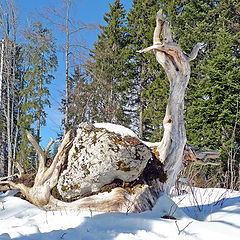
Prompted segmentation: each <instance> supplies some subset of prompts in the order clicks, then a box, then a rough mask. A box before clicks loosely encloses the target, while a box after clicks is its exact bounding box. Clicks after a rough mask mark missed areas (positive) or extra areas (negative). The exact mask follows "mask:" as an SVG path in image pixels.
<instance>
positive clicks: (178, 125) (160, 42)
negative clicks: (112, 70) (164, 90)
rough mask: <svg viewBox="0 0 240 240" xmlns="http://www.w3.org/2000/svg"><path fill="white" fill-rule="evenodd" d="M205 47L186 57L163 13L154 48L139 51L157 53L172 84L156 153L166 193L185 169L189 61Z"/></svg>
mask: <svg viewBox="0 0 240 240" xmlns="http://www.w3.org/2000/svg"><path fill="white" fill-rule="evenodd" d="M201 46H203V45H202V44H197V45H196V46H195V47H194V49H193V52H192V53H191V54H190V55H189V56H188V55H186V54H185V53H184V52H183V51H182V50H181V48H180V47H179V46H178V44H177V43H175V42H174V41H173V37H172V33H171V29H170V27H169V25H168V23H167V22H166V21H164V19H163V15H162V10H159V12H158V13H157V18H156V28H155V31H154V36H153V45H152V46H151V47H148V48H145V49H143V50H140V51H139V52H140V53H143V52H148V51H150V50H154V53H155V56H156V59H157V61H158V62H159V63H160V64H161V65H162V67H163V68H164V69H165V71H166V73H167V77H168V79H169V82H170V94H169V98H168V104H167V108H166V113H165V117H164V120H163V127H164V135H163V139H162V140H161V142H160V144H159V146H158V148H157V150H158V152H159V159H160V161H161V162H163V163H164V169H165V171H166V172H167V175H168V180H167V183H166V184H165V191H166V192H169V191H170V188H171V187H172V186H173V185H174V182H175V180H176V177H177V175H178V173H179V172H180V170H181V169H182V161H183V156H184V148H185V145H186V141H187V138H186V130H185V125H184V117H183V110H184V95H185V89H186V87H187V85H188V82H189V78H190V61H191V60H193V59H194V58H195V57H196V56H197V52H198V50H199V49H200V47H201Z"/></svg>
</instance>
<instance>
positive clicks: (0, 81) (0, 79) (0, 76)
mask: <svg viewBox="0 0 240 240" xmlns="http://www.w3.org/2000/svg"><path fill="white" fill-rule="evenodd" d="M3 60H4V39H2V47H1V59H0V64H1V65H0V110H1V109H2V84H3Z"/></svg>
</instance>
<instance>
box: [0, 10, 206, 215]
mask: <svg viewBox="0 0 240 240" xmlns="http://www.w3.org/2000/svg"><path fill="white" fill-rule="evenodd" d="M201 46H203V44H199V43H198V44H197V45H196V46H195V47H194V49H193V51H192V53H191V54H190V55H187V54H185V53H184V52H183V51H182V50H181V48H180V47H179V46H178V45H177V43H175V42H174V41H173V38H172V34H171V29H170V27H169V25H168V23H167V22H166V21H164V19H163V16H162V11H161V10H160V11H159V12H158V13H157V18H156V28H155V31H154V38H153V46H151V47H148V48H146V49H143V50H140V51H139V52H140V53H143V52H147V51H150V50H154V52H155V55H156V59H157V61H158V62H159V63H160V64H161V65H162V67H163V68H164V69H165V71H166V73H167V76H168V79H169V82H170V95H169V99H168V105H167V109H166V115H165V118H164V121H163V126H164V136H163V139H162V141H161V142H160V144H159V145H158V146H157V148H156V149H155V150H154V152H155V154H156V156H155V155H154V154H153V153H152V151H151V149H150V148H148V147H147V146H146V145H145V144H144V143H142V142H141V141H140V140H139V139H137V138H136V137H132V136H125V137H123V136H121V135H119V134H116V133H113V132H109V131H107V130H106V129H96V128H95V127H94V126H93V125H91V124H81V125H80V127H79V130H78V132H77V135H76V136H71V133H70V132H68V133H67V134H66V136H65V137H64V139H63V141H62V144H61V146H60V147H59V149H58V153H57V155H56V156H55V158H54V159H53V160H52V162H49V163H47V153H48V151H49V148H50V146H51V145H52V144H53V141H51V142H50V143H49V144H48V146H47V148H46V150H45V151H44V150H43V149H42V148H41V147H40V146H39V144H38V143H37V142H36V141H35V139H34V138H33V137H32V135H31V134H30V133H28V139H29V141H30V142H31V144H32V145H33V146H34V148H35V149H36V151H37V153H38V155H39V167H38V170H37V173H36V176H35V177H34V178H33V181H32V183H30V184H26V181H25V180H24V179H26V175H24V173H23V171H22V169H20V168H19V170H20V175H21V176H20V178H19V179H17V180H13V181H2V182H0V186H2V188H4V189H8V188H9V189H18V190H20V191H21V192H22V194H23V195H24V196H25V198H26V199H27V200H29V201H30V202H32V203H33V204H35V205H36V206H38V207H39V208H42V209H44V210H62V209H85V210H88V209H91V211H118V212H142V211H145V210H148V209H151V208H152V207H153V206H154V204H155V202H156V200H157V198H158V194H159V192H160V191H161V190H162V191H166V192H169V190H170V188H171V187H172V186H173V185H174V182H175V179H176V177H177V174H178V173H179V171H180V170H181V168H182V164H183V159H184V154H186V132H185V126H184V118H183V109H184V93H185V89H186V87H187V84H188V81H189V78H190V64H189V62H190V61H191V60H193V59H194V58H195V57H196V56H197V52H198V50H199V49H200V47H201ZM165 172H166V174H167V175H166V174H165Z"/></svg>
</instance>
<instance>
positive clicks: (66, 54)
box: [64, 1, 71, 136]
mask: <svg viewBox="0 0 240 240" xmlns="http://www.w3.org/2000/svg"><path fill="white" fill-rule="evenodd" d="M66 4H67V16H66V26H65V31H66V46H65V68H66V70H65V99H66V101H65V118H64V136H65V134H66V133H67V131H68V121H69V120H68V115H69V37H70V36H69V35H70V33H69V26H68V24H69V10H70V6H71V1H70V2H69V1H66Z"/></svg>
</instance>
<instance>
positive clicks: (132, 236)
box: [0, 186, 240, 240]
mask: <svg viewBox="0 0 240 240" xmlns="http://www.w3.org/2000/svg"><path fill="white" fill-rule="evenodd" d="M182 188H183V189H182V194H181V195H180V196H178V195H176V191H172V195H171V199H170V198H169V197H168V196H167V195H166V194H161V195H160V196H159V200H158V201H157V204H156V205H155V207H154V208H153V210H152V211H146V212H144V213H140V214H130V213H129V214H128V213H92V212H91V211H90V210H89V211H85V212H82V211H67V210H66V211H61V212H52V211H51V212H45V211H42V210H40V209H38V208H36V207H35V206H33V205H32V204H30V203H29V202H27V201H25V200H22V199H20V198H17V197H14V194H15V192H14V191H9V192H7V193H4V194H0V239H1V240H2V239H17V240H23V239H24V240H25V239H26V240H28V239H31V240H35V239H38V240H41V239H42V240H55V239H56V240H61V239H64V240H72V239H78V240H95V239H96V240H149V239H150V240H159V239H169V240H175V239H184V240H185V239H186V240H188V239H191V240H192V239H193V240H195V239H196V240H206V239H218V240H223V239H224V240H226V239H231V240H234V239H239V234H240V221H239V218H240V193H239V192H231V191H229V190H226V189H217V188H216V189H214V188H210V189H201V188H190V187H186V186H183V187H182ZM176 204H177V205H176ZM164 215H165V216H166V215H171V216H174V217H175V218H176V219H177V220H172V219H164V218H161V217H162V216H164ZM178 228H179V230H180V234H179V230H178Z"/></svg>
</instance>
